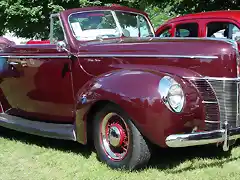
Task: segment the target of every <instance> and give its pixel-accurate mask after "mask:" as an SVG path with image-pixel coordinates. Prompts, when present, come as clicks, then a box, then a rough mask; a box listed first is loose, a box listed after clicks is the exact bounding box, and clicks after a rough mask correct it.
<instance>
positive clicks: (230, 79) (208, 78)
mask: <svg viewBox="0 0 240 180" xmlns="http://www.w3.org/2000/svg"><path fill="white" fill-rule="evenodd" d="M183 78H184V79H190V80H219V81H240V78H227V77H208V76H205V77H193V76H192V77H187V76H183Z"/></svg>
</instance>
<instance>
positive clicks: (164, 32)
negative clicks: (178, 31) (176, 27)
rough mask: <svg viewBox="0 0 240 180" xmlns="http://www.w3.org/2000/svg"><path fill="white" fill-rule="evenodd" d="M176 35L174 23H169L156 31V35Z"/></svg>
mask: <svg viewBox="0 0 240 180" xmlns="http://www.w3.org/2000/svg"><path fill="white" fill-rule="evenodd" d="M173 35H174V32H173V29H172V24H167V25H165V26H163V27H161V28H160V29H158V30H157V32H156V37H172V36H173Z"/></svg>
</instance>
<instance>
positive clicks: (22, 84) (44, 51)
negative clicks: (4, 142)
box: [0, 44, 74, 122]
mask: <svg viewBox="0 0 240 180" xmlns="http://www.w3.org/2000/svg"><path fill="white" fill-rule="evenodd" d="M12 51H13V52H12V53H10V54H9V53H8V56H7V57H6V58H7V64H8V70H7V73H5V75H4V76H3V77H2V78H1V83H0V88H1V91H2V95H3V96H2V99H3V98H4V101H2V102H5V103H3V106H4V109H5V112H6V113H7V114H10V115H15V116H21V117H25V118H30V119H35V120H44V121H59V122H71V121H72V120H73V109H74V99H73V92H72V78H71V70H70V69H71V67H70V66H71V60H70V59H69V58H68V56H67V54H66V53H60V52H58V51H57V50H56V45H50V44H49V45H19V46H16V47H14V49H12ZM2 57H4V56H2Z"/></svg>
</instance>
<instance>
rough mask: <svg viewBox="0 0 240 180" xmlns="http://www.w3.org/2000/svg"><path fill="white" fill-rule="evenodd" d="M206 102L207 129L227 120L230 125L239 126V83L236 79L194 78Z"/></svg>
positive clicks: (214, 127) (221, 124)
mask: <svg viewBox="0 0 240 180" xmlns="http://www.w3.org/2000/svg"><path fill="white" fill-rule="evenodd" d="M194 84H195V85H196V86H197V88H198V90H199V92H200V94H201V96H202V98H203V100H204V104H205V114H206V125H207V130H210V129H211V130H213V129H216V128H217V127H218V128H219V124H218V123H217V122H218V120H219V117H220V126H221V127H223V124H224V122H225V121H226V120H227V121H228V123H229V125H230V127H236V126H238V123H239V122H238V121H239V120H238V116H237V115H238V111H239V110H238V108H239V106H238V83H237V81H235V80H204V79H198V80H194Z"/></svg>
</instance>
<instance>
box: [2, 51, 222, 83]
mask: <svg viewBox="0 0 240 180" xmlns="http://www.w3.org/2000/svg"><path fill="white" fill-rule="evenodd" d="M0 57H2V58H69V57H68V56H54V55H53V56H51V55H49V56H17V55H16V56H15V55H14V56H11V55H10V56H0ZM77 57H82V58H88V57H90V58H91V57H99V58H101V57H123V58H124V57H129V58H150V57H153V58H188V59H197V58H199V59H216V58H218V57H217V56H187V55H186V56H185V55H153V54H143V55H142V54H80V55H77ZM184 78H188V77H184Z"/></svg>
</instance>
